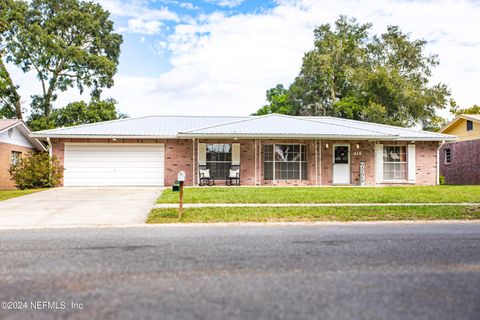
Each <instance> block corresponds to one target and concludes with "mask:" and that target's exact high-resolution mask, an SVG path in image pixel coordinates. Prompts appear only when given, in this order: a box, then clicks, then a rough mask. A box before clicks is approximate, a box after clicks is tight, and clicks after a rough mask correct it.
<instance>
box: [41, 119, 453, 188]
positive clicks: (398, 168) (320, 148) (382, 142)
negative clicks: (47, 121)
mask: <svg viewBox="0 0 480 320" xmlns="http://www.w3.org/2000/svg"><path fill="white" fill-rule="evenodd" d="M32 136H33V137H37V138H42V139H45V140H48V143H49V145H50V148H51V152H52V154H53V155H55V156H57V157H58V158H59V159H60V161H61V162H62V163H63V165H64V168H65V172H64V173H65V174H64V185H65V186H101V185H112V186H133V185H144V186H170V185H172V184H173V183H174V181H175V180H176V177H177V173H178V172H179V171H180V170H183V171H185V172H186V177H187V180H186V184H187V185H198V182H199V170H198V169H199V166H202V167H204V166H206V167H207V168H208V169H210V172H211V175H212V176H213V177H214V178H215V179H216V182H217V184H222V183H224V182H225V179H226V176H227V175H228V172H229V169H230V167H231V166H232V164H235V165H238V164H239V165H240V180H241V184H242V185H250V186H255V185H267V186H268V185H299V186H328V185H370V186H374V185H392V184H395V185H397V184H399V185H435V184H437V183H438V163H437V159H438V148H439V145H440V144H441V143H442V142H443V141H449V140H453V139H454V138H455V137H454V136H450V135H445V134H439V133H432V132H426V131H418V130H413V129H405V128H400V127H393V126H386V125H379V124H373V123H367V122H361V121H354V120H345V119H339V118H333V117H296V116H286V115H278V114H271V115H266V116H247V117H216V116H199V117H195V116H151V117H142V118H133V119H122V120H115V121H108V122H101V123H95V124H88V125H81V126H75V127H69V128H59V129H54V130H47V131H39V132H35V133H34V134H33V135H32Z"/></svg>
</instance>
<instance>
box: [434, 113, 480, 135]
mask: <svg viewBox="0 0 480 320" xmlns="http://www.w3.org/2000/svg"><path fill="white" fill-rule="evenodd" d="M460 119H465V120H470V121H475V122H478V123H480V119H477V118H472V117H469V115H468V114H461V115H459V116H456V117H455V118H454V119H453V120H452V121H450V122H449V123H447V124H446V125H445V126H444V127H443V128H441V129H440V130H439V132H443V131H445V130H447V129H448V128H450V127H451V126H453V125H454V124H455V123H457V121H458V120H460Z"/></svg>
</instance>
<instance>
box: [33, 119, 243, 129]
mask: <svg viewBox="0 0 480 320" xmlns="http://www.w3.org/2000/svg"><path fill="white" fill-rule="evenodd" d="M157 117H185V118H187V117H190V118H247V117H250V116H189V115H179V116H177V115H149V116H141V117H134V118H123V119H115V120H107V121H99V122H93V123H84V124H78V125H75V126H70V127H58V128H54V129H47V130H40V131H35V133H49V132H54V131H55V130H60V129H61V130H65V129H67V130H68V129H70V128H84V127H90V126H95V125H101V124H106V123H111V122H123V121H130V120H138V119H145V118H157ZM242 120H243V119H242Z"/></svg>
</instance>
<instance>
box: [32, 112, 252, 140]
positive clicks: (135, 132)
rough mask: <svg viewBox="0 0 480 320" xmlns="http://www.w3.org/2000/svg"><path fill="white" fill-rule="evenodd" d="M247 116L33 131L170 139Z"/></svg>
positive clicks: (160, 118) (151, 119) (131, 121)
mask: <svg viewBox="0 0 480 320" xmlns="http://www.w3.org/2000/svg"><path fill="white" fill-rule="evenodd" d="M246 118H248V117H213V116H212V117H206V116H199V117H194V116H148V117H141V118H127V119H120V120H113V121H104V122H97V123H91V124H85V125H79V126H73V127H66V128H57V129H52V130H43V131H37V132H34V133H33V135H34V136H36V137H51V138H54V137H77V136H91V137H97V136H102V137H153V138H158V137H170V138H175V137H176V136H177V133H178V132H180V131H185V130H192V129H196V128H201V127H206V126H212V125H216V124H220V123H227V122H232V121H238V120H241V119H246Z"/></svg>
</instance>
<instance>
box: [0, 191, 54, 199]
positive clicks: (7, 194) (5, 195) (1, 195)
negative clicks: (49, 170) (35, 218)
mask: <svg viewBox="0 0 480 320" xmlns="http://www.w3.org/2000/svg"><path fill="white" fill-rule="evenodd" d="M42 190H45V189H31V190H0V201H2V200H7V199H11V198H15V197H20V196H24V195H27V194H30V193H34V192H38V191H42Z"/></svg>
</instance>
